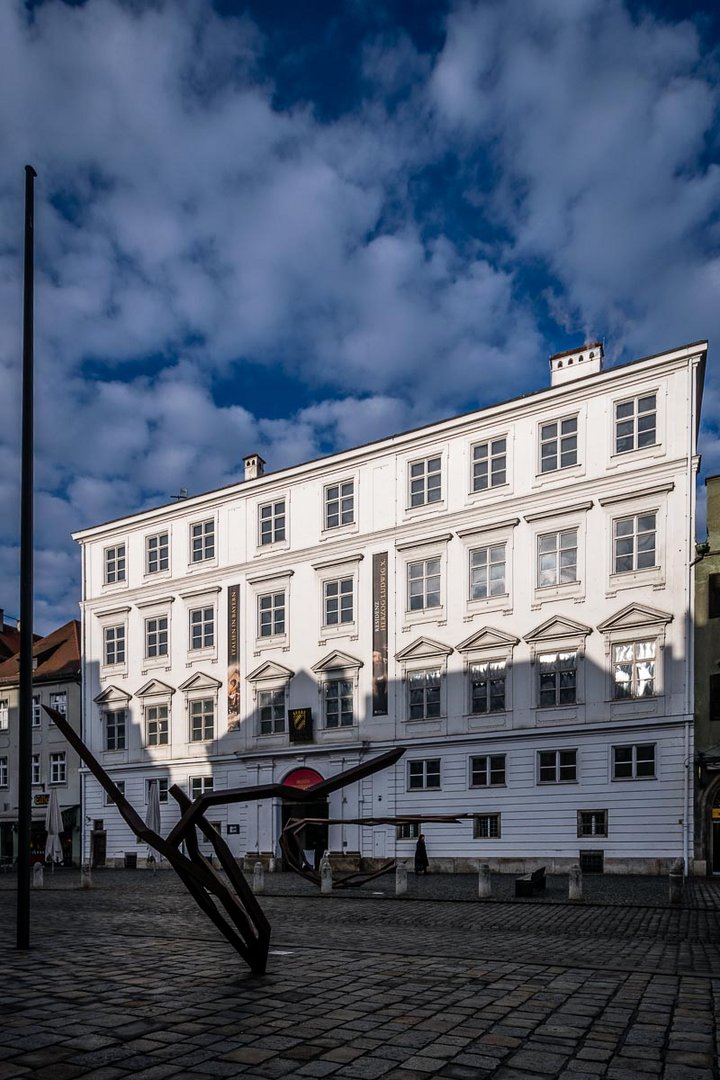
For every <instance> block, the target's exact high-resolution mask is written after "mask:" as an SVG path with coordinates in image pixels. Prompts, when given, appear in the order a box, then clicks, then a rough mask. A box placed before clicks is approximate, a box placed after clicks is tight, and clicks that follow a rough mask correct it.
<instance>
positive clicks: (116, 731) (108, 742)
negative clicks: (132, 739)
mask: <svg viewBox="0 0 720 1080" xmlns="http://www.w3.org/2000/svg"><path fill="white" fill-rule="evenodd" d="M104 720H105V749H106V750H126V749H127V746H126V741H125V740H126V738H127V713H126V711H125V709H117V710H114V711H112V712H110V711H108V712H106V713H105V714H104Z"/></svg>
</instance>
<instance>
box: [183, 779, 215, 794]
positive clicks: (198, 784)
mask: <svg viewBox="0 0 720 1080" xmlns="http://www.w3.org/2000/svg"><path fill="white" fill-rule="evenodd" d="M214 790H215V781H214V778H213V777H212V776H207V775H206V776H188V794H189V796H190V798H191V799H199V798H200V797H201V796H202V795H210V794H212V792H213V791H214Z"/></svg>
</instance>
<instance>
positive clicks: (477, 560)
mask: <svg viewBox="0 0 720 1080" xmlns="http://www.w3.org/2000/svg"><path fill="white" fill-rule="evenodd" d="M499 566H502V577H501V578H500V579H498V578H497V575H496V576H495V580H493V573H492V571H493V568H497V567H499ZM483 571H484V573H483ZM474 572H475V573H476V574H477V580H475V581H474V580H473V573H474ZM468 574H469V583H468V587H469V592H468V602H469V603H471V604H473V603H475V602H476V601H478V600H496V599H497V598H498V597H506V596H507V595H508V585H507V544H506V543H505V542H504V541H500V542H499V543H496V544H482V545H478V546H477V547H471V548H470V549H469V550H468ZM483 578H484V591H482V589H481V588H480V586H481V584H482V580H483ZM498 580H499V586H498ZM475 589H477V590H478V592H477V595H473V591H474V590H475Z"/></svg>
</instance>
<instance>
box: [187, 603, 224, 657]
mask: <svg viewBox="0 0 720 1080" xmlns="http://www.w3.org/2000/svg"><path fill="white" fill-rule="evenodd" d="M216 621H217V613H216V611H215V605H214V604H203V605H202V606H201V607H196V608H190V610H189V611H188V652H191V653H198V652H214V650H215V648H216V644H217V633H216V626H215V623H216ZM198 628H199V635H196V634H195V631H196V630H197V629H198ZM196 636H198V637H199V643H198V644H196V643H195V640H194V639H195V637H196ZM208 638H209V639H210V640H208Z"/></svg>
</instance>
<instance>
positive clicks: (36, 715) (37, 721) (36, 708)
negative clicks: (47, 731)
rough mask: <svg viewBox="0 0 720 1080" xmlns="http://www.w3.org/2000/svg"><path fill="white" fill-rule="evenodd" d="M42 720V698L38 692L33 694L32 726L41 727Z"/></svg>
mask: <svg viewBox="0 0 720 1080" xmlns="http://www.w3.org/2000/svg"><path fill="white" fill-rule="evenodd" d="M41 721H42V713H41V711H40V698H39V697H38V696H37V694H33V706H32V726H33V727H40V725H41Z"/></svg>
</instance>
